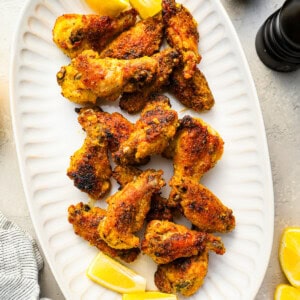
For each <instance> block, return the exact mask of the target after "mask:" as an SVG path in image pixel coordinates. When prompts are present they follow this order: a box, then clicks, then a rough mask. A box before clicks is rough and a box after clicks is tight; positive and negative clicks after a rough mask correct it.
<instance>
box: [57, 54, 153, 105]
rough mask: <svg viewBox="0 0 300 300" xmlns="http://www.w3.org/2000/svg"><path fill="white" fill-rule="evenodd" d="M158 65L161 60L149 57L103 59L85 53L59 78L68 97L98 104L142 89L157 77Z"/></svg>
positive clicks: (58, 80)
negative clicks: (103, 100) (98, 100)
mask: <svg viewBox="0 0 300 300" xmlns="http://www.w3.org/2000/svg"><path fill="white" fill-rule="evenodd" d="M157 66H158V63H157V59H154V58H152V57H148V56H143V57H141V58H136V59H130V60H120V59H115V58H102V59H101V58H99V55H98V54H97V52H95V51H93V50H85V51H83V52H82V53H81V54H79V55H78V56H77V57H76V58H73V59H72V61H71V63H70V64H69V65H68V66H63V67H61V69H60V71H59V72H58V73H57V75H56V78H57V82H58V84H59V85H60V86H61V89H62V92H61V93H62V95H63V96H64V97H66V98H67V99H69V100H70V101H72V102H75V103H78V104H87V103H92V104H95V103H96V101H97V99H98V98H99V99H106V100H110V101H115V100H116V99H117V98H118V97H119V96H120V95H121V94H122V93H123V92H134V91H137V90H139V89H140V88H141V87H142V86H143V85H144V84H147V83H150V82H151V81H152V80H153V79H154V78H155V76H156V73H157Z"/></svg>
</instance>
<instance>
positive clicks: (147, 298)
mask: <svg viewBox="0 0 300 300" xmlns="http://www.w3.org/2000/svg"><path fill="white" fill-rule="evenodd" d="M151 299H156V300H160V299H162V300H177V297H176V295H173V294H165V293H160V292H141V293H130V294H123V298H122V300H151Z"/></svg>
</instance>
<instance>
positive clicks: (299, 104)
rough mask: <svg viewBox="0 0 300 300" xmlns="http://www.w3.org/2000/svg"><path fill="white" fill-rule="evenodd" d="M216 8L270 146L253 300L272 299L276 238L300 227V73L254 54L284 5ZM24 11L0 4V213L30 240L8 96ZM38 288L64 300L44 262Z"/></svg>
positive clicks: (15, 4)
mask: <svg viewBox="0 0 300 300" xmlns="http://www.w3.org/2000/svg"><path fill="white" fill-rule="evenodd" d="M215 1H218V0H215ZM221 2H222V3H223V5H224V7H225V9H226V11H227V12H228V14H229V16H230V18H231V20H232V23H233V25H234V27H235V29H236V31H237V33H238V36H239V38H240V41H241V44H242V47H243V49H244V51H245V54H246V57H247V59H248V62H249V66H250V69H251V72H252V76H253V78H254V81H255V85H256V88H257V93H258V96H259V99H260V105H261V109H262V113H263V119H264V123H265V128H266V134H267V140H268V145H269V153H270V159H271V166H272V173H273V184H274V197H275V224H274V242H273V248H272V253H271V257H270V262H269V266H268V268H267V271H266V275H265V278H264V280H263V282H262V285H261V288H260V289H259V291H258V294H257V296H256V298H255V299H257V300H261V299H273V294H274V290H275V287H276V285H277V284H279V283H285V282H286V279H285V277H284V275H283V273H282V272H281V269H280V266H279V261H278V245H279V239H280V235H281V233H282V231H283V229H284V228H285V227H286V226H292V225H294V226H295V225H298V226H300V217H299V216H300V133H299V130H300V70H298V71H297V72H293V73H286V74H285V73H277V72H274V71H272V70H270V69H268V68H266V67H265V66H264V65H263V64H262V63H261V62H260V60H259V59H258V57H257V55H256V51H255V46H254V41H255V35H256V32H257V30H258V28H259V27H260V25H261V24H262V23H263V21H264V20H265V19H266V18H267V17H268V16H269V15H270V14H271V13H272V12H274V11H275V10H276V9H277V8H279V7H280V6H281V5H282V3H283V1H279V0H268V1H266V0H222V1H221ZM23 5H24V1H22V0H1V1H0V11H1V18H0V169H1V172H0V195H1V197H0V209H1V211H2V212H3V213H4V214H5V215H6V216H7V217H8V218H9V219H11V220H13V221H15V222H16V223H17V224H18V225H19V226H21V227H22V228H23V229H25V230H27V231H28V232H29V233H30V234H31V235H32V236H33V237H35V232H34V229H33V226H32V223H31V219H30V216H29V212H28V209H27V205H26V202H25V196H24V192H23V188H22V184H21V179H20V174H19V167H18V162H17V156H16V150H15V143H14V138H13V132H12V126H11V118H10V108H9V95H8V84H9V83H8V74H9V57H10V47H11V40H12V34H13V32H14V30H15V27H16V24H17V22H16V20H17V18H18V16H19V13H20V10H21V8H22V6H23ZM40 285H41V296H42V297H48V298H52V299H53V300H61V299H64V297H63V295H62V293H61V291H60V289H59V287H58V285H57V283H56V281H55V279H54V277H53V275H52V273H51V271H50V269H49V267H48V265H47V262H46V260H45V267H44V269H43V270H42V271H41V273H40Z"/></svg>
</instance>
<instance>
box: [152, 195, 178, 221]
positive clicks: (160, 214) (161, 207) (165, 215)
mask: <svg viewBox="0 0 300 300" xmlns="http://www.w3.org/2000/svg"><path fill="white" fill-rule="evenodd" d="M167 205H168V199H166V198H164V197H162V196H161V195H160V194H153V196H152V198H151V206H150V210H149V212H148V214H147V217H146V220H147V222H150V221H152V220H167V221H173V213H172V210H171V209H170V208H169V207H168V206H167Z"/></svg>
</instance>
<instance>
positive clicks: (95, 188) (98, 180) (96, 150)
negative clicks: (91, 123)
mask: <svg viewBox="0 0 300 300" xmlns="http://www.w3.org/2000/svg"><path fill="white" fill-rule="evenodd" d="M111 174H112V170H111V167H110V162H109V158H108V152H107V142H106V141H105V140H102V141H101V140H100V141H98V140H95V139H92V138H90V137H86V138H85V140H84V143H83V145H82V147H81V148H80V149H79V150H77V151H76V152H75V153H74V154H73V155H72V156H71V159H70V165H69V167H68V170H67V175H68V176H69V177H70V179H72V180H73V181H74V185H75V186H76V187H77V188H78V189H80V190H81V191H82V192H85V193H87V194H88V195H89V196H90V197H91V198H93V199H95V200H99V199H101V198H102V197H103V196H104V195H105V194H106V193H107V192H108V191H109V190H110V187H111V184H110V177H111Z"/></svg>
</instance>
